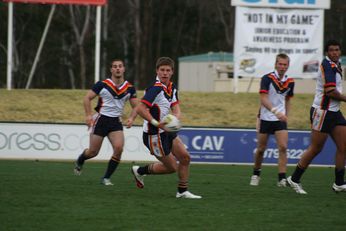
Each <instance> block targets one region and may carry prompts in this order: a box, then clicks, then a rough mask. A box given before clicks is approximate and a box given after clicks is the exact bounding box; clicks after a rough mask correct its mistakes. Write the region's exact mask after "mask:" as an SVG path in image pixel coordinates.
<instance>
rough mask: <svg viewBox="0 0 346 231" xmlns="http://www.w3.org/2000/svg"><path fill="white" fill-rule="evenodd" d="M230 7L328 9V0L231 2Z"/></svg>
mask: <svg viewBox="0 0 346 231" xmlns="http://www.w3.org/2000/svg"><path fill="white" fill-rule="evenodd" d="M231 3H232V6H250V7H276V8H310V9H329V8H330V0H231Z"/></svg>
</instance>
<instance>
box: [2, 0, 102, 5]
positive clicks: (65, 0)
mask: <svg viewBox="0 0 346 231" xmlns="http://www.w3.org/2000/svg"><path fill="white" fill-rule="evenodd" d="M4 1H5V2H18V3H38V4H76V5H105V4H106V3H107V0H4Z"/></svg>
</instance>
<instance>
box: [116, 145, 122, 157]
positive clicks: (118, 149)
mask: <svg viewBox="0 0 346 231" xmlns="http://www.w3.org/2000/svg"><path fill="white" fill-rule="evenodd" d="M122 152H123V146H115V147H114V153H120V155H121V153H122Z"/></svg>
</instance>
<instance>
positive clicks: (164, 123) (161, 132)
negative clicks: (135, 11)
mask: <svg viewBox="0 0 346 231" xmlns="http://www.w3.org/2000/svg"><path fill="white" fill-rule="evenodd" d="M173 72H174V61H173V60H172V59H171V58H169V57H161V58H159V59H158V60H157V62H156V74H157V77H156V82H155V83H154V84H153V85H152V86H150V87H149V88H147V89H146V90H145V94H144V96H143V98H142V100H141V102H140V103H139V105H138V106H137V108H136V110H137V113H138V114H139V115H140V116H141V117H142V118H143V119H144V124H143V142H144V145H145V146H146V147H147V148H148V150H149V151H150V153H151V154H152V155H154V156H155V157H156V159H158V160H159V162H155V163H151V164H148V165H145V166H142V167H139V166H133V167H132V173H133V175H134V177H135V180H136V183H137V187H138V188H143V187H144V176H145V175H159V174H171V173H174V172H178V179H179V180H178V187H177V193H176V197H177V198H188V199H200V198H202V197H201V196H198V195H194V194H192V193H191V192H189V191H188V180H189V168H190V154H189V152H188V151H187V150H186V148H185V145H184V144H183V142H182V141H181V139H180V138H179V136H178V135H177V133H176V132H172V131H173V130H175V131H177V130H179V128H180V123H179V121H177V120H176V119H179V118H180V117H181V111H180V106H179V100H178V91H177V89H176V87H175V85H174V84H173V83H172V82H171V78H172V75H173ZM170 113H172V114H173V115H174V116H175V117H176V118H174V117H172V116H168V115H169V114H170ZM166 116H168V117H166ZM169 117H170V119H169ZM173 125H179V126H173ZM177 161H178V162H177Z"/></svg>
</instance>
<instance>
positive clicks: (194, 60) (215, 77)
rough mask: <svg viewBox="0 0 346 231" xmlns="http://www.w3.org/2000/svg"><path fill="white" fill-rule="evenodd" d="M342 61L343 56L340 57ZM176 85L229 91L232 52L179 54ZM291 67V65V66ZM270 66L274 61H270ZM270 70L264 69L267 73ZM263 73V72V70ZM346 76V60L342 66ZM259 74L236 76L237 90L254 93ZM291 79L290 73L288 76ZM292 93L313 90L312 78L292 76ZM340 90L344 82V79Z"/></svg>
mask: <svg viewBox="0 0 346 231" xmlns="http://www.w3.org/2000/svg"><path fill="white" fill-rule="evenodd" d="M342 60H344V62H346V56H343V57H342ZM178 61H179V73H178V87H179V90H180V91H190V92H233V90H234V79H233V54H232V53H229V52H209V53H206V54H199V55H191V56H183V57H180V58H179V59H178ZM291 68H294V67H291ZM273 69H274V64H273ZM269 71H270V70H268V72H269ZM264 74H265V73H264ZM343 74H344V75H343V76H344V80H345V79H346V63H344V66H343ZM259 77H260V76H256V77H246V78H245V77H244V78H239V79H238V83H237V88H238V92H258V90H259V83H260V78H259ZM292 77H293V78H294V76H292ZM295 81H296V86H295V93H314V92H315V85H316V83H315V80H314V79H302V78H295ZM344 89H346V82H345V81H344Z"/></svg>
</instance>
